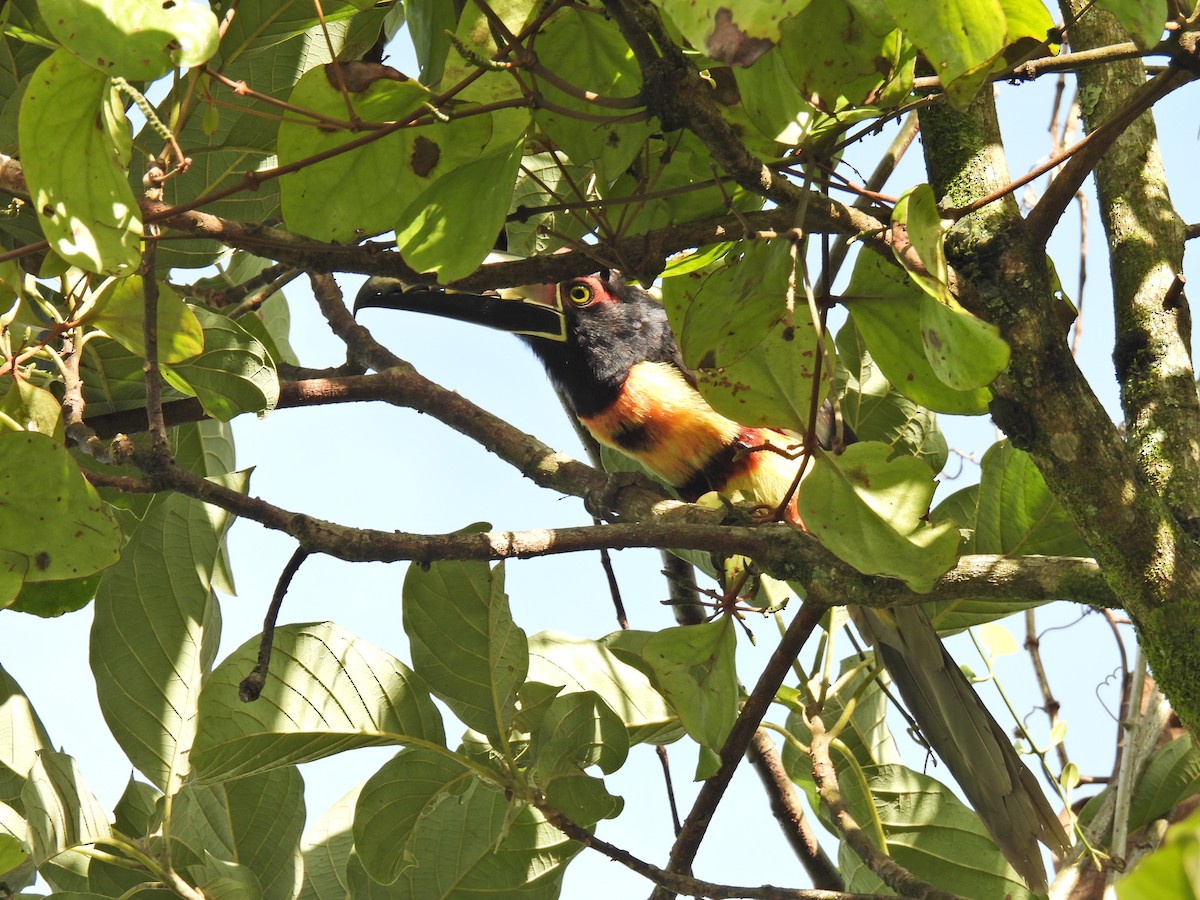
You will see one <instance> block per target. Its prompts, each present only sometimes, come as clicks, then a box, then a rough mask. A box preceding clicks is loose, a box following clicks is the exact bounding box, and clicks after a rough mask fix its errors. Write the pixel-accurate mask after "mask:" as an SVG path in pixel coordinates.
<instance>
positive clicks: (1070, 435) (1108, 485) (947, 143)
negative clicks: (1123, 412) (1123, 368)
mask: <svg viewBox="0 0 1200 900" xmlns="http://www.w3.org/2000/svg"><path fill="white" fill-rule="evenodd" d="M921 128H922V132H923V133H924V135H925V137H926V140H925V141H924V142H923V146H924V148H925V152H926V159H927V164H928V167H929V174H930V179H931V182H932V183H933V185H934V188H935V191H936V192H937V193H938V194H939V198H940V199H941V200H942V201H943V205H945V206H959V207H961V206H966V205H967V204H969V203H970V202H971V201H972V200H973V199H975V198H976V197H979V196H983V195H985V194H987V193H989V192H991V191H993V190H995V189H996V188H999V187H1001V186H1002V185H1004V184H1005V183H1007V181H1008V180H1009V179H1008V173H1007V166H1006V165H1005V164H1004V158H1003V150H1002V146H1001V142H1000V134H999V128H998V125H997V123H996V116H995V108H994V104H993V99H992V97H991V95H990V94H987V93H984V94H982V95H980V97H979V98H978V99H977V100H976V102H975V104H974V105H973V106H972V107H971V108H970V109H969V110H968V111H967V112H966V113H958V112H955V111H954V110H952V109H950V108H949V107H946V106H938V107H931V108H929V109H928V110H925V111H923V112H922V113H921ZM947 252H948V255H949V256H950V259H951V262H952V264H953V265H955V266H956V268H957V272H958V275H959V278H960V280H961V281H962V282H964V283H965V284H967V285H968V286H969V288H970V291H969V295H970V300H971V302H972V303H974V304H976V305H977V306H976V308H978V309H980V310H981V312H982V313H983V315H984V316H985V317H986V318H988V319H990V320H991V321H992V322H993V323H995V324H996V325H998V326H999V327H1000V330H1001V334H1002V335H1003V336H1004V338H1005V339H1006V340H1007V341H1008V343H1009V346H1010V347H1011V348H1012V356H1011V359H1010V361H1009V366H1008V369H1007V370H1006V371H1005V372H1004V373H1003V374H1002V375H1001V376H1000V377H999V378H997V379H996V381H995V382H994V383H993V385H992V390H993V393H994V396H995V399H994V400H993V401H992V406H991V410H992V415H993V417H994V418H995V420H996V422H997V424H998V425H1000V427H1001V428H1003V429H1004V430H1005V431H1006V432H1007V433H1008V435H1009V436H1010V438H1011V439H1012V441H1013V443H1014V444H1015V445H1016V446H1018V447H1020V448H1021V449H1024V450H1027V451H1029V453H1030V455H1031V456H1032V458H1033V460H1034V462H1035V463H1036V464H1037V466H1038V468H1039V469H1040V470H1041V472H1042V474H1043V476H1045V478H1046V482H1047V484H1048V485H1049V487H1050V489H1051V490H1052V491H1053V492H1054V494H1055V496H1056V498H1057V499H1058V500H1059V501H1060V502H1061V503H1062V504H1063V507H1064V508H1065V509H1066V510H1067V512H1068V514H1069V515H1070V516H1071V518H1072V520H1073V521H1074V523H1075V525H1076V527H1077V528H1078V529H1079V532H1080V534H1081V535H1082V536H1083V538H1084V540H1085V541H1086V542H1087V544H1088V546H1089V548H1090V549H1091V550H1092V552H1093V554H1094V555H1095V557H1096V560H1097V561H1098V562H1099V564H1100V566H1101V569H1102V570H1103V571H1104V573H1105V576H1106V577H1107V579H1108V581H1109V584H1110V585H1111V586H1112V588H1113V591H1114V593H1115V595H1116V596H1117V597H1118V598H1119V600H1120V601H1121V602H1122V605H1123V606H1124V607H1125V609H1126V610H1127V611H1128V612H1129V613H1130V615H1131V617H1132V618H1133V619H1134V621H1135V622H1136V623H1137V624H1138V626H1139V628H1140V629H1141V631H1142V636H1143V639H1144V640H1146V644H1147V653H1148V654H1149V655H1150V656H1151V658H1152V661H1153V666H1154V669H1155V671H1156V673H1157V674H1158V675H1159V676H1160V677H1161V681H1162V684H1163V687H1164V689H1165V690H1166V691H1167V692H1168V693H1169V695H1170V696H1171V699H1172V701H1173V702H1174V703H1175V704H1176V705H1177V707H1178V708H1179V710H1180V714H1181V716H1182V717H1183V718H1184V719H1185V720H1186V721H1188V722H1190V723H1191V725H1192V726H1193V727H1194V726H1196V725H1197V724H1198V723H1200V673H1197V671H1196V670H1195V667H1194V666H1191V665H1190V663H1189V662H1188V661H1187V660H1188V658H1189V656H1190V652H1189V653H1186V654H1182V655H1174V656H1172V655H1171V654H1169V653H1167V652H1165V651H1166V649H1167V648H1168V647H1181V646H1185V645H1186V646H1189V647H1195V646H1197V645H1198V644H1200V610H1197V609H1196V604H1197V602H1198V601H1197V597H1200V553H1198V552H1197V547H1196V545H1195V544H1194V543H1193V541H1192V540H1191V539H1190V538H1189V537H1188V536H1187V535H1186V533H1185V531H1184V530H1183V529H1182V528H1181V527H1180V524H1179V522H1178V521H1177V520H1176V519H1175V518H1174V516H1173V515H1172V514H1171V510H1170V509H1169V508H1168V506H1167V504H1165V503H1164V502H1163V499H1162V497H1161V496H1160V495H1159V494H1158V492H1157V491H1156V490H1155V488H1154V487H1153V486H1152V485H1151V483H1150V482H1149V480H1148V479H1147V476H1146V474H1145V472H1144V471H1143V470H1142V469H1141V467H1140V466H1139V465H1138V463H1137V460H1136V458H1135V457H1134V454H1132V453H1131V452H1130V450H1129V447H1128V446H1127V445H1126V444H1125V442H1124V441H1123V440H1122V438H1121V435H1120V434H1119V433H1118V431H1117V429H1116V427H1115V426H1114V425H1113V423H1112V421H1111V420H1110V419H1109V417H1108V415H1107V414H1106V412H1105V410H1104V408H1103V407H1102V406H1101V404H1100V402H1099V400H1098V399H1097V398H1096V396H1095V394H1094V393H1093V392H1092V390H1091V387H1090V386H1089V385H1088V383H1087V381H1086V379H1085V378H1084V376H1083V374H1082V373H1081V372H1080V370H1079V368H1078V366H1076V364H1075V361H1074V360H1073V359H1072V357H1071V355H1070V352H1069V349H1068V347H1067V344H1066V340H1065V334H1064V329H1063V327H1062V326H1061V324H1060V323H1059V321H1058V317H1057V313H1056V306H1057V303H1058V301H1057V300H1056V299H1055V296H1054V288H1053V284H1052V279H1051V277H1050V273H1049V271H1048V269H1047V266H1046V259H1045V254H1044V251H1043V250H1042V249H1041V246H1040V244H1039V242H1038V241H1036V240H1031V239H1030V238H1029V236H1028V234H1027V232H1026V229H1025V223H1024V222H1023V221H1022V220H1021V218H1020V215H1019V214H1018V212H1017V209H1016V205H1015V203H1013V202H1012V201H1011V200H1004V201H1001V202H999V203H993V204H991V205H989V206H987V207H985V208H984V209H981V210H979V211H978V212H976V213H973V214H972V215H970V216H967V217H966V218H964V219H963V220H961V221H960V222H959V224H958V226H957V227H956V228H955V229H954V230H953V231H952V232H951V234H950V235H949V238H948V241H947ZM964 296H966V295H964Z"/></svg>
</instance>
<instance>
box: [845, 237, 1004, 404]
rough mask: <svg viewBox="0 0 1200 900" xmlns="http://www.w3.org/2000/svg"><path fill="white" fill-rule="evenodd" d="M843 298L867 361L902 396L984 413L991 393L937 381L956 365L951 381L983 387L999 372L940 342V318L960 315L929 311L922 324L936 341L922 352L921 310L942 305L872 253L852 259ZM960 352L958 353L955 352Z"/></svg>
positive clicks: (895, 267) (964, 351)
mask: <svg viewBox="0 0 1200 900" xmlns="http://www.w3.org/2000/svg"><path fill="white" fill-rule="evenodd" d="M843 300H845V301H846V307H847V309H849V310H850V318H851V319H852V320H853V322H854V325H855V327H856V328H857V329H858V331H859V334H861V335H862V337H863V341H864V343H865V344H866V346H867V349H868V350H869V351H870V353H871V358H872V359H874V360H875V362H876V364H877V365H878V366H879V368H880V369H881V370H882V371H883V374H884V375H886V376H887V379H888V381H890V382H891V383H892V384H893V385H894V386H895V387H896V389H897V390H899V391H901V392H902V393H903V394H904V395H905V396H906V397H909V398H910V399H912V400H915V401H916V402H917V403H920V404H921V405H922V406H925V407H928V408H929V409H932V410H934V411H936V412H944V413H957V414H960V415H979V414H980V413H983V412H985V411H986V410H987V405H988V401H989V400H991V396H992V395H991V392H990V391H989V390H988V389H987V388H986V387H983V386H979V387H975V388H970V389H959V388H956V387H953V386H951V385H950V384H947V383H946V381H945V380H944V379H943V377H942V372H945V371H947V370H948V369H954V368H955V367H957V366H961V367H962V369H963V373H964V374H963V375H962V376H957V375H955V376H952V377H955V378H959V377H961V378H963V379H965V380H969V381H972V382H974V383H976V384H986V383H988V382H990V381H991V379H992V378H994V377H995V376H996V374H997V373H998V372H999V369H995V370H990V369H986V368H984V367H983V366H981V363H987V362H988V359H989V358H984V359H983V360H979V359H975V358H973V357H970V356H968V355H967V352H966V348H958V347H953V348H952V347H950V346H949V345H948V344H947V343H945V341H944V340H943V337H944V336H943V334H942V331H944V324H943V323H942V322H941V317H943V316H948V315H952V314H954V315H967V314H966V313H954V311H948V312H946V313H942V312H941V311H940V310H939V309H933V310H931V311H930V312H929V314H928V315H929V322H928V325H929V328H930V329H932V330H933V331H934V332H936V336H937V338H938V343H937V346H936V347H933V348H932V353H927V350H926V348H927V344H929V343H930V341H928V340H927V337H926V332H927V329H926V327H925V326H926V324H927V323H926V320H925V318H924V316H925V315H926V313H925V310H926V307H927V306H928V307H938V308H940V309H946V307H945V306H944V304H941V303H939V302H938V301H937V300H934V299H933V298H932V297H930V296H929V295H928V294H926V293H925V291H924V290H922V289H921V288H919V287H918V286H917V285H916V284H915V283H914V282H913V281H912V279H910V278H909V277H908V275H907V274H906V273H905V271H904V270H903V269H901V268H900V267H899V266H895V265H889V264H888V263H887V261H885V260H884V259H883V258H882V257H880V256H879V255H878V254H875V253H860V254H859V255H858V260H857V262H856V263H855V265H854V274H853V275H852V276H851V278H850V284H849V286H848V287H847V288H846V293H845V295H844V296H843ZM980 325H986V323H982V322H981V323H980ZM988 327H990V326H988ZM938 329H941V330H938ZM954 336H955V335H950V336H945V337H946V339H952V338H953V337H954ZM968 336H969V337H974V335H973V334H972V335H968ZM960 349H962V350H963V352H961V353H960V352H958V351H959V350H960ZM931 355H932V356H935V357H936V358H937V359H938V360H939V368H936V369H935V367H934V365H933V363H932V362H931ZM1005 358H1006V359H1007V356H1006V357H1005Z"/></svg>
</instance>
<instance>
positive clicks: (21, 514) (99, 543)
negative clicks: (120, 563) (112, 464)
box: [0, 431, 121, 606]
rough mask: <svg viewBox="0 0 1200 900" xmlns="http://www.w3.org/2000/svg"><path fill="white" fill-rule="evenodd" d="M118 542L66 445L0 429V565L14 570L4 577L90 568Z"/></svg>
mask: <svg viewBox="0 0 1200 900" xmlns="http://www.w3.org/2000/svg"><path fill="white" fill-rule="evenodd" d="M120 546H121V530H120V528H119V527H118V526H117V523H116V522H115V521H114V520H113V518H112V516H111V515H110V514H109V512H108V510H107V509H106V507H105V504H104V502H103V501H102V500H101V499H100V497H99V496H98V495H97V494H96V490H95V489H94V488H93V487H92V486H91V485H90V484H88V482H87V481H86V480H85V479H84V477H83V473H82V472H80V470H79V466H78V465H76V463H75V460H74V459H72V458H71V455H70V453H68V452H67V448H66V447H64V446H63V445H62V444H60V443H58V442H57V441H55V440H54V439H53V438H51V437H48V436H46V435H44V434H37V433H36V432H32V431H7V432H0V554H2V555H0V569H7V570H9V571H12V572H13V573H14V576H17V580H16V581H15V582H7V583H9V584H10V585H12V586H15V587H18V588H19V587H20V583H21V580H24V581H26V582H41V581H64V580H69V579H74V578H80V577H82V576H84V575H90V574H92V573H93V572H98V571H100V570H102V569H104V568H106V567H108V566H111V565H112V564H113V563H115V562H116V561H117V554H118V552H119V548H120ZM0 583H5V582H3V580H2V579H0ZM13 596H15V592H14V594H13ZM9 599H11V598H9ZM3 605H7V604H6V603H0V606H3Z"/></svg>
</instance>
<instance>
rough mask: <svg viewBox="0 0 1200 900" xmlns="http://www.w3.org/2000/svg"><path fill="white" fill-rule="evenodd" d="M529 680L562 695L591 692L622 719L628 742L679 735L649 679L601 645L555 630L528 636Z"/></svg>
mask: <svg viewBox="0 0 1200 900" xmlns="http://www.w3.org/2000/svg"><path fill="white" fill-rule="evenodd" d="M605 640H606V641H607V638H606V639H605ZM528 677H529V681H536V682H540V683H542V684H550V685H557V686H560V687H562V689H563V692H564V693H576V692H579V691H595V692H596V693H597V694H599V695H600V696H601V697H603V698H604V702H605V703H607V704H608V705H609V707H611V708H612V710H613V711H614V712H615V713H616V714H617V715H618V716H620V717H621V721H622V722H624V723H625V727H626V728H627V729H628V730H629V740H630V742H631V743H650V744H666V743H669V742H671V741H673V740H676V739H677V738H678V737H679V736H680V734H681V730H680V727H679V720H678V719H677V718H676V716H675V712H674V711H673V710H672V709H671V707H670V706H668V705H667V703H666V701H665V700H664V699H663V696H662V694H660V693H659V692H658V691H657V690H655V688H654V686H653V685H652V684H651V683H650V679H649V677H647V675H646V674H645V673H644V672H643V671H642V670H641V669H638V668H635V667H634V666H632V665H629V664H628V663H626V662H622V660H621V659H620V658H619V657H618V656H617V655H616V654H614V653H613V652H612V651H611V650H609V649H608V647H606V646H605V644H604V643H603V642H599V641H591V640H587V639H585V638H577V637H572V636H570V635H566V634H561V633H559V632H556V631H542V632H539V633H538V634H535V635H531V636H530V638H529V676H528Z"/></svg>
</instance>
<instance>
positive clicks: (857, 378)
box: [837, 323, 950, 475]
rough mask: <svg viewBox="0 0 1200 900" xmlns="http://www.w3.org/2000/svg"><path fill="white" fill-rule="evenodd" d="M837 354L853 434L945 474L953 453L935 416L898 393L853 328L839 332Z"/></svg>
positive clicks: (842, 403) (847, 419) (843, 409)
mask: <svg viewBox="0 0 1200 900" xmlns="http://www.w3.org/2000/svg"><path fill="white" fill-rule="evenodd" d="M837 350H838V364H839V368H838V376H839V383H842V382H844V387H845V392H844V393H843V394H842V395H841V397H840V399H839V407H838V409H839V411H840V412H841V415H842V419H843V421H844V422H845V424H846V426H847V427H848V428H849V429H850V431H852V432H853V433H854V435H855V436H856V437H857V438H858V439H859V440H861V441H879V442H880V443H884V444H887V445H888V446H889V447H891V448H892V453H893V454H895V455H900V454H907V455H910V456H915V457H916V458H917V459H920V460H922V461H923V462H924V463H925V464H926V465H927V466H929V469H930V471H932V472H933V473H934V474H935V475H936V474H937V473H939V472H941V471H942V468H943V467H944V466H945V465H946V460H947V458H948V457H949V455H950V449H949V445H948V444H947V443H946V438H945V436H944V435H943V434H942V431H941V428H939V427H938V423H937V416H936V415H935V414H934V413H932V412H930V411H929V410H928V409H926V408H925V407H923V406H921V405H920V404H918V403H915V402H914V401H912V400H909V399H908V398H907V397H905V396H904V395H903V394H902V393H900V392H899V391H898V390H896V388H895V387H894V386H893V385H892V383H891V382H890V381H888V380H887V376H885V375H884V374H883V372H882V370H881V369H880V368H879V366H878V365H876V364H875V360H874V359H872V358H871V354H870V353H868V352H867V349H866V347H864V346H863V343H862V339H861V337H860V336H859V334H858V330H857V329H855V327H854V326H853V325H852V324H849V323H848V324H846V325H845V326H843V327H842V330H841V331H839V332H838V335H837Z"/></svg>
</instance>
